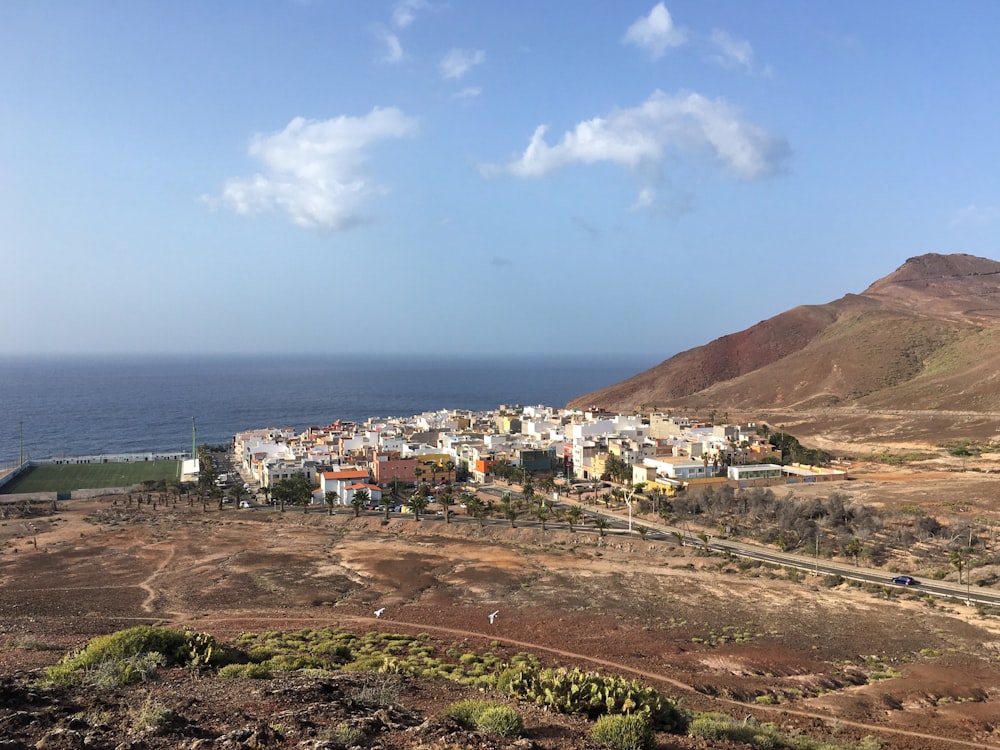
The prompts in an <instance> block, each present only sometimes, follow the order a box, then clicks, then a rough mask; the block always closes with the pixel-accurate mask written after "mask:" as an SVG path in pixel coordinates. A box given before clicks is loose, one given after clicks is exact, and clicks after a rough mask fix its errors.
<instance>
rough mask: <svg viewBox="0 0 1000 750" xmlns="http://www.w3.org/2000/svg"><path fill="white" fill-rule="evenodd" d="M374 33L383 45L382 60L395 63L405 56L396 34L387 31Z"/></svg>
mask: <svg viewBox="0 0 1000 750" xmlns="http://www.w3.org/2000/svg"><path fill="white" fill-rule="evenodd" d="M376 33H377V34H378V37H379V39H381V40H382V43H383V44H384V45H385V55H383V57H382V62H387V63H396V62H399V61H400V60H402V59H403V58H404V57H405V55H404V53H403V44H402V42H400V41H399V37H398V36H396V35H395V34H393V33H391V32H388V31H379V32H376Z"/></svg>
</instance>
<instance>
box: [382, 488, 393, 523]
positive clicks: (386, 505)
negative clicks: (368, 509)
mask: <svg viewBox="0 0 1000 750" xmlns="http://www.w3.org/2000/svg"><path fill="white" fill-rule="evenodd" d="M393 500H394V497H393V496H392V495H390V494H385V495H382V498H381V499H380V500H379V504H380V505H381V506H382V508H383V509H384V510H385V521H386V523H388V522H389V511H390V510H392V504H393Z"/></svg>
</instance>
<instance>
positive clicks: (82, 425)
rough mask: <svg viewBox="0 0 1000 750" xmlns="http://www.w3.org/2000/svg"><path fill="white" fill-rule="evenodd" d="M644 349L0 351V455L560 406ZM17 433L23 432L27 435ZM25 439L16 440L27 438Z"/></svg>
mask: <svg viewBox="0 0 1000 750" xmlns="http://www.w3.org/2000/svg"><path fill="white" fill-rule="evenodd" d="M657 361H659V360H655V359H653V358H650V357H646V358H643V357H631V358H629V357H625V358H623V357H555V356H552V357H541V356H539V357H530V356H525V357H502V358H501V357H458V356H447V357H429V356H423V357H400V356H326V355H323V356H320V355H317V356H307V355H302V356H290V355H272V356H258V355H246V356H233V355H226V356H223V355H219V356H115V357H112V356H102V357H84V356H60V357H54V356H53V357H10V356H7V357H0V462H6V461H10V460H14V459H16V458H17V457H18V455H19V451H20V446H21V445H22V444H23V447H24V450H25V452H26V453H27V454H28V455H29V456H30V457H31V458H33V459H41V458H50V457H52V456H74V455H88V454H101V453H126V452H127V453H132V452H145V451H167V450H171V451H179V450H190V448H191V425H192V418H194V420H195V424H196V426H197V435H198V444H199V445H201V444H204V443H209V444H213V445H214V444H220V443H228V442H229V441H230V440H231V439H232V437H233V435H235V434H236V433H237V432H240V431H242V430H248V429H254V428H258V427H270V426H273V427H294V428H296V429H304V428H306V427H308V426H310V425H316V426H322V425H327V424H330V423H331V422H333V421H335V420H338V419H340V420H350V421H363V420H365V419H368V418H369V417H389V416H409V415H412V414H419V413H421V412H424V411H436V410H438V409H453V408H454V409H471V410H475V411H485V410H489V409H496V408H497V407H498V406H500V405H501V404H524V405H537V404H545V405H549V406H564V405H565V404H566V403H567V402H569V401H570V400H572V399H573V398H575V397H577V396H581V395H583V394H585V393H589V392H590V391H593V390H596V389H598V388H602V387H604V386H607V385H611V384H613V383H616V382H618V381H621V380H624V379H625V378H628V377H630V376H632V375H635V374H636V373H638V372H641V371H643V370H645V369H648V368H649V367H652V366H653V365H655V364H656V363H657ZM22 436H23V437H22ZM22 440H23V443H22Z"/></svg>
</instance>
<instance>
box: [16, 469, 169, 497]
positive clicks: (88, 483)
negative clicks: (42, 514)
mask: <svg viewBox="0 0 1000 750" xmlns="http://www.w3.org/2000/svg"><path fill="white" fill-rule="evenodd" d="M180 471H181V465H180V463H178V462H177V461H143V462H141V463H131V464H113V463H107V464H80V465H71V466H56V465H55V464H42V465H40V466H33V467H31V468H30V469H28V470H27V471H26V472H24V474H22V475H21V476H19V477H18V478H17V479H15V480H13V481H12V482H10V483H9V484H7V485H5V486H4V487H3V489H0V494H4V495H9V494H13V493H17V492H59V493H68V492H72V491H73V490H91V489H97V488H101V487H128V486H131V485H133V484H139V483H140V482H144V481H146V480H152V481H159V480H160V479H167V480H169V479H177V478H179V477H180Z"/></svg>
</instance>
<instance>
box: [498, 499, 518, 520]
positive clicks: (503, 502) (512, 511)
mask: <svg viewBox="0 0 1000 750" xmlns="http://www.w3.org/2000/svg"><path fill="white" fill-rule="evenodd" d="M500 508H501V510H502V512H503V517H504V518H506V519H507V520H508V521H510V527H511V528H512V529H513V528H514V526H515V521H517V514H518V510H519V508H518V507H517V503H516V502H515V501H514V498H513V497H511V494H510V493H509V492H505V493H503V495H502V496H501V498H500Z"/></svg>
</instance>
